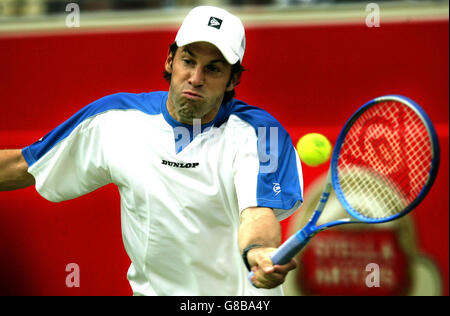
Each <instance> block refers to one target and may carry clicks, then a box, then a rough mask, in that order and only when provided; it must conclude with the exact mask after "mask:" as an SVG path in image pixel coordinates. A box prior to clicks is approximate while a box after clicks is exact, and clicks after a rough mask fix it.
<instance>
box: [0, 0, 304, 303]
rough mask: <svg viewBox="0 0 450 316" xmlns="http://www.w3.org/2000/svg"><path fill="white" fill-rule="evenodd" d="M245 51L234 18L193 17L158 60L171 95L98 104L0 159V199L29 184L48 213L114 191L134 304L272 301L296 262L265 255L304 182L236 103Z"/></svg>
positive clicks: (277, 134)
mask: <svg viewBox="0 0 450 316" xmlns="http://www.w3.org/2000/svg"><path fill="white" fill-rule="evenodd" d="M244 51H245V31H244V27H243V24H242V22H241V21H240V19H239V18H237V17H236V16H234V15H232V14H230V13H229V12H227V11H225V10H223V9H220V8H216V7H210V6H201V7H196V8H194V9H193V10H191V11H190V13H189V14H188V15H187V16H186V18H185V20H184V22H183V24H182V25H181V27H180V29H179V30H178V33H177V35H176V38H175V42H174V43H173V44H172V45H171V46H170V49H169V50H168V55H167V60H166V62H165V65H164V68H165V78H166V79H167V80H169V82H170V88H169V91H156V92H150V93H141V94H131V93H118V94H114V95H109V96H106V97H104V98H102V99H99V100H97V101H95V102H93V103H91V104H89V105H88V106H86V107H84V108H83V109H81V110H80V111H79V112H77V113H76V114H75V115H73V116H72V117H71V118H70V119H68V120H67V121H66V122H64V123H62V124H61V125H60V126H58V127H57V128H55V129H54V130H52V131H51V132H50V133H48V134H47V135H46V136H44V137H43V138H42V139H40V140H38V141H37V142H35V143H34V144H32V145H30V146H27V147H25V148H23V149H18V150H3V151H0V189H1V190H14V189H19V188H23V187H27V186H30V185H35V186H36V190H37V191H38V192H39V193H40V194H41V195H42V196H43V197H44V198H46V199H48V200H50V201H54V202H58V201H63V200H69V199H73V198H76V197H79V196H81V195H84V194H87V193H89V192H92V191H94V190H96V189H97V188H99V187H101V186H104V185H107V184H109V183H114V184H116V185H117V187H118V188H119V192H120V196H121V218H122V234H123V241H124V245H125V249H126V251H127V253H128V255H129V257H130V259H131V262H132V263H131V266H130V268H129V270H128V274H127V277H128V280H129V282H130V285H131V287H132V290H133V294H134V295H227V296H228V295H282V294H283V292H282V288H281V286H280V285H281V284H282V283H283V281H284V279H285V277H286V274H287V273H288V272H289V271H290V270H292V269H294V268H295V267H296V262H295V261H294V260H292V261H291V262H289V263H288V264H285V265H275V266H274V265H272V262H271V260H270V254H271V253H273V252H274V251H275V250H276V248H277V247H278V246H279V245H280V243H281V229H280V224H279V221H280V220H282V219H285V218H287V217H288V216H290V215H291V214H292V213H293V212H295V211H296V210H297V209H298V208H299V206H300V205H301V203H302V189H303V180H302V171H301V165H300V162H299V159H298V155H297V154H296V151H295V149H294V147H293V145H292V141H291V139H290V137H289V135H288V134H287V132H286V131H285V129H284V128H283V127H282V126H281V125H280V124H279V123H278V122H277V121H276V120H275V119H274V118H273V117H272V116H271V115H270V114H268V113H267V112H265V111H264V110H262V109H260V108H258V107H255V106H250V105H248V104H246V103H244V102H242V101H239V100H237V99H235V98H234V88H235V87H236V85H238V84H239V80H240V75H241V72H242V71H243V68H242V66H241V64H242V59H243V56H244ZM250 269H251V270H253V271H254V272H255V276H254V284H255V285H256V287H253V286H252V285H251V283H250V282H249V280H248V279H247V275H248V272H249V270H250Z"/></svg>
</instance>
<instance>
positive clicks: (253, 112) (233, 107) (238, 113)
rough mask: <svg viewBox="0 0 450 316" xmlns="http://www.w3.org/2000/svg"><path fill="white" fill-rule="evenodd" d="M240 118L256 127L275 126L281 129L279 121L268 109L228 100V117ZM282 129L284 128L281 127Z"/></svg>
mask: <svg viewBox="0 0 450 316" xmlns="http://www.w3.org/2000/svg"><path fill="white" fill-rule="evenodd" d="M233 116H234V117H235V121H236V119H237V120H240V121H243V122H245V124H248V125H250V126H252V127H253V128H255V129H257V128H258V127H268V128H269V127H277V128H281V129H283V127H282V125H281V124H280V122H279V121H278V120H277V119H276V118H275V117H274V116H273V115H272V114H270V113H269V112H268V111H266V110H265V109H263V108H260V107H258V106H254V105H250V104H248V103H246V102H244V101H241V100H237V99H233V100H232V101H230V117H233ZM283 130H284V129H283Z"/></svg>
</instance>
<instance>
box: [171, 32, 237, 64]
mask: <svg viewBox="0 0 450 316" xmlns="http://www.w3.org/2000/svg"><path fill="white" fill-rule="evenodd" d="M183 37H184V38H183V39H181V40H180V39H179V38H178V36H177V38H176V39H175V42H176V43H177V45H178V47H181V46H185V45H189V44H192V43H196V42H207V43H210V44H213V45H214V46H216V47H217V49H218V50H219V51H220V52H221V53H222V55H223V57H224V58H225V59H226V61H227V62H228V63H229V64H230V65H234V64H235V63H237V62H238V61H239V56H238V55H237V54H235V53H234V52H233V50H232V49H231V48H230V47H229V46H228V45H226V44H225V43H222V42H221V41H220V39H219V38H218V37H217V36H212V35H206V34H201V36H199V35H198V34H189V35H188V36H186V34H184V36H183Z"/></svg>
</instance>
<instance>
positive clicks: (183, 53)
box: [165, 42, 234, 124]
mask: <svg viewBox="0 0 450 316" xmlns="http://www.w3.org/2000/svg"><path fill="white" fill-rule="evenodd" d="M165 68H166V71H167V72H169V73H171V74H172V79H171V81H170V89H169V97H168V99H167V110H168V111H169V113H170V115H171V116H172V117H173V118H175V119H176V120H177V121H179V122H181V123H185V124H193V122H192V121H193V120H194V119H201V120H202V124H205V123H208V122H210V121H212V120H213V119H214V117H215V116H216V114H217V112H218V111H219V108H220V105H221V104H222V100H223V96H224V93H225V92H226V91H231V90H233V89H234V80H231V82H230V75H231V65H230V64H229V63H228V62H227V61H226V60H225V58H224V57H223V56H222V54H221V53H220V51H219V50H218V49H217V48H216V47H215V46H214V45H212V44H210V43H206V42H197V43H192V44H189V45H186V46H183V47H179V48H178V50H177V52H176V54H175V57H173V56H172V54H171V53H169V55H168V57H167V60H166V64H165ZM229 82H230V84H229V85H228V83H229Z"/></svg>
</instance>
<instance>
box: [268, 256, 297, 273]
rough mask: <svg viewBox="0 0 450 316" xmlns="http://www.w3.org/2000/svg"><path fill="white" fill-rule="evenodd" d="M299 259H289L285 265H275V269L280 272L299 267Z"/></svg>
mask: <svg viewBox="0 0 450 316" xmlns="http://www.w3.org/2000/svg"><path fill="white" fill-rule="evenodd" d="M297 265H298V264H297V260H295V259H292V260H291V261H289V262H288V263H286V264H283V265H275V266H274V271H275V272H279V273H284V274H286V273H288V272H289V271H291V270H294V269H295V268H297Z"/></svg>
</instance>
